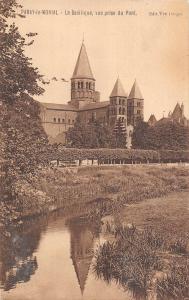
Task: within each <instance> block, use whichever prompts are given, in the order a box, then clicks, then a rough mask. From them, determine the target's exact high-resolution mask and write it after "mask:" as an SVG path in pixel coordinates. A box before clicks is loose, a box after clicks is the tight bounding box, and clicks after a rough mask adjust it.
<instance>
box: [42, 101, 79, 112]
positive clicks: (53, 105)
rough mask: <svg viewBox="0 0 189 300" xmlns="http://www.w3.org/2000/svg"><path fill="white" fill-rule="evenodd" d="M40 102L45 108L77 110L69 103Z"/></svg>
mask: <svg viewBox="0 0 189 300" xmlns="http://www.w3.org/2000/svg"><path fill="white" fill-rule="evenodd" d="M40 104H41V105H42V106H44V107H45V108H46V109H53V110H70V111H77V109H76V108H75V107H73V106H71V105H69V104H56V103H43V102H40Z"/></svg>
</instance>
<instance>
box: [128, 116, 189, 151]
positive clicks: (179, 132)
mask: <svg viewBox="0 0 189 300" xmlns="http://www.w3.org/2000/svg"><path fill="white" fill-rule="evenodd" d="M132 144H133V148H138V149H165V150H187V149H189V128H188V127H184V126H183V125H180V124H179V123H176V122H171V121H169V120H166V121H165V122H158V123H157V124H156V125H155V126H149V125H148V123H145V122H140V123H138V125H137V126H136V127H135V129H134V132H133V139H132Z"/></svg>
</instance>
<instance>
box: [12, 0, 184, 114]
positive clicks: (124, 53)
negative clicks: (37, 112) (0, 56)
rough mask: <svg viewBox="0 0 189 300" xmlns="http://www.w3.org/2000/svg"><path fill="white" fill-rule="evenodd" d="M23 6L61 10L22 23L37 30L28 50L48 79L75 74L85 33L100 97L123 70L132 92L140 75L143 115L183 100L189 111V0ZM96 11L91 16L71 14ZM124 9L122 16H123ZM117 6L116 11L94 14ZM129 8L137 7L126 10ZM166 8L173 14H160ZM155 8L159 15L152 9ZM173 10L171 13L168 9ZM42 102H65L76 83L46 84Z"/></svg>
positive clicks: (84, 0)
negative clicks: (36, 34)
mask: <svg viewBox="0 0 189 300" xmlns="http://www.w3.org/2000/svg"><path fill="white" fill-rule="evenodd" d="M20 3H21V4H22V5H23V6H24V8H25V9H31V10H35V11H36V10H42V9H49V10H57V12H58V15H41V14H40V15H38V14H34V15H27V16H26V18H24V19H23V18H19V19H18V20H17V23H18V25H19V28H20V31H21V32H22V33H24V34H25V33H27V32H37V33H38V36H37V37H36V38H35V43H34V44H33V45H32V46H30V47H29V49H27V54H28V55H29V56H30V57H32V58H33V63H34V65H35V66H37V67H38V68H39V69H40V72H41V73H42V74H44V75H45V77H46V78H52V77H54V76H56V77H57V78H62V77H63V78H65V79H66V80H70V78H71V76H72V73H73V70H74V67H75V63H76V60H77V57H78V53H79V50H80V47H81V43H82V38H83V33H84V39H85V45H86V49H87V53H88V56H89V60H90V64H91V68H92V71H93V74H94V77H95V79H96V89H97V90H99V91H100V93H101V101H106V100H108V99H109V95H110V93H111V90H112V88H113V85H114V83H115V81H116V79H117V76H118V75H119V77H120V79H121V81H122V83H123V86H124V88H125V91H126V92H127V93H129V91H130V89H131V87H132V84H133V82H134V79H135V78H136V79H137V82H138V84H139V87H140V89H141V92H142V94H143V97H144V115H145V119H148V118H149V116H150V114H151V113H154V114H155V115H156V117H157V118H160V117H162V115H163V111H165V112H164V114H165V115H166V114H167V113H168V112H169V111H170V110H173V108H174V106H175V105H176V103H177V102H180V103H181V102H183V103H184V105H185V114H186V116H187V117H189V56H188V55H189V6H188V4H187V1H186V0H177V1H174V0H162V1H161V0H149V1H146V0H101V1H91V0H53V1H52V0H21V1H20ZM72 9H73V10H80V11H81V12H82V13H83V12H84V11H92V13H93V16H84V15H82V16H75V15H72V14H70V15H68V14H67V15H66V14H65V10H66V11H68V10H69V11H70V12H71V13H72ZM118 10H121V11H123V13H124V15H123V16H122V15H120V16H118V15H117V13H118ZM110 11H113V12H115V13H116V15H106V16H105V15H103V16H96V15H95V13H96V12H103V13H104V14H105V12H110ZM126 11H135V14H136V15H134V16H128V15H127V14H126ZM160 12H161V14H163V13H164V14H165V13H167V15H164V16H162V15H160ZM150 13H154V14H157V15H154V16H152V15H151V16H150V15H149V14H150ZM169 13H171V14H172V15H171V16H169ZM45 88H46V92H45V93H44V95H43V96H41V97H39V98H38V100H39V101H41V102H53V103H66V102H67V101H69V100H70V82H69V83H63V82H61V81H58V82H55V81H53V82H51V84H50V85H49V86H47V85H46V86H45Z"/></svg>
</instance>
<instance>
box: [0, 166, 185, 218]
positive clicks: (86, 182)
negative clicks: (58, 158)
mask: <svg viewBox="0 0 189 300" xmlns="http://www.w3.org/2000/svg"><path fill="white" fill-rule="evenodd" d="M188 178H189V170H188V169H187V168H185V167H171V168H170V167H169V168H167V167H162V166H153V168H152V167H151V166H147V165H133V166H117V167H116V166H115V167H114V168H112V167H110V166H90V167H80V168H78V169H77V168H73V169H71V168H70V169H69V168H63V169H58V168H43V169H42V170H38V176H36V175H32V174H30V176H29V175H28V176H27V178H22V179H20V180H19V181H17V182H15V186H14V192H15V199H14V201H1V203H0V210H1V218H2V220H4V221H5V222H12V221H13V220H21V219H22V218H24V217H28V216H32V215H36V214H42V213H48V212H50V211H53V210H57V209H59V208H62V209H69V210H72V209H74V207H75V206H80V207H81V210H82V209H83V208H84V207H85V206H86V205H87V204H90V205H91V204H93V205H92V206H91V207H92V208H91V217H92V216H93V217H95V215H99V216H100V215H102V216H103V215H106V214H108V213H112V212H115V211H117V210H119V209H120V208H121V207H122V206H124V205H126V204H130V203H133V202H139V201H142V200H144V199H149V198H154V197H160V196H163V195H166V194H168V193H170V192H172V191H179V190H182V189H187V188H188V187H189V181H188ZM88 214H89V215H90V213H88Z"/></svg>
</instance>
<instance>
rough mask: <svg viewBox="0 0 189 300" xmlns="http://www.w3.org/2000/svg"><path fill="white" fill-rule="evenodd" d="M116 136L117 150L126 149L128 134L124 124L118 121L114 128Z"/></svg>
mask: <svg viewBox="0 0 189 300" xmlns="http://www.w3.org/2000/svg"><path fill="white" fill-rule="evenodd" d="M114 134H115V142H114V144H115V148H125V147H126V139H127V132H126V128H125V126H124V124H123V122H122V121H121V120H120V119H118V120H117V122H116V125H115V128H114Z"/></svg>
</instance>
